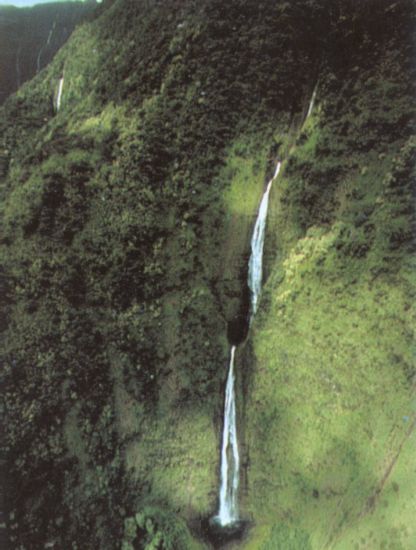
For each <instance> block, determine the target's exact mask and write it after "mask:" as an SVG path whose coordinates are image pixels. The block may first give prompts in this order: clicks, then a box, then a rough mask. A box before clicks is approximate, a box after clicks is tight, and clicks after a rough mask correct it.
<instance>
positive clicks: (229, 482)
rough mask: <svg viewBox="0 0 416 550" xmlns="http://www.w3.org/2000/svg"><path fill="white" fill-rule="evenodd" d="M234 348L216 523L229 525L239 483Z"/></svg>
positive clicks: (233, 516)
mask: <svg viewBox="0 0 416 550" xmlns="http://www.w3.org/2000/svg"><path fill="white" fill-rule="evenodd" d="M235 349H236V348H235V346H232V348H231V357H230V367H229V370H228V377H227V385H226V388H225V405H224V429H223V434H222V446H221V487H220V509H219V511H218V521H219V523H220V524H221V525H229V524H230V523H234V522H235V521H237V520H238V502H237V496H238V484H239V481H240V456H239V454H238V441H237V422H236V412H235V411H236V409H235V389H234V380H235V377H234V356H235Z"/></svg>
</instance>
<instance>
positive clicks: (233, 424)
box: [215, 161, 281, 527]
mask: <svg viewBox="0 0 416 550" xmlns="http://www.w3.org/2000/svg"><path fill="white" fill-rule="evenodd" d="M280 167H281V162H280V161H279V162H278V163H277V166H276V170H275V172H274V175H273V177H272V179H271V180H270V181H269V183H268V184H267V187H266V191H265V192H264V195H263V198H262V200H261V203H260V208H259V213H258V215H257V219H256V223H255V225H254V230H253V236H252V238H251V255H250V260H249V267H248V286H249V289H250V294H251V299H250V317H249V323H251V321H252V319H253V317H254V315H255V313H256V311H257V306H258V302H259V298H260V292H261V283H262V279H263V248H264V237H265V234H266V219H267V210H268V206H269V194H270V189H271V187H272V183H273V181H274V180H275V179H276V178H277V176H278V175H279V172H280ZM235 350H236V346H232V348H231V357H230V366H229V370H228V377H227V385H226V388H225V405H224V427H223V433H222V446H221V485H220V503H219V510H218V515H217V516H216V518H215V519H216V520H217V521H218V523H219V524H220V525H221V526H222V527H225V526H228V525H232V524H234V523H236V522H237V521H238V520H239V515H238V485H239V481H240V456H239V452H238V439H237V419H236V404H235V387H234V382H235V375H234V357H235Z"/></svg>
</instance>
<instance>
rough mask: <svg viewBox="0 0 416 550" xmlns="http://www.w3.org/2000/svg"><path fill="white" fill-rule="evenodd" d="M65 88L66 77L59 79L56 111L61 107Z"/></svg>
mask: <svg viewBox="0 0 416 550" xmlns="http://www.w3.org/2000/svg"><path fill="white" fill-rule="evenodd" d="M63 87H64V77H62V78H60V79H59V87H58V96H57V98H56V110H57V111H59V109H60V107H61V100H62V90H63Z"/></svg>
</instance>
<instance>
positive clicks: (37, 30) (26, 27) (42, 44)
mask: <svg viewBox="0 0 416 550" xmlns="http://www.w3.org/2000/svg"><path fill="white" fill-rule="evenodd" d="M95 6H96V4H95V2H86V3H81V2H63V3H52V4H47V5H39V6H34V7H33V8H23V9H22V8H15V7H11V6H0V105H1V104H3V103H4V101H5V99H6V98H7V97H8V96H9V95H10V94H12V93H13V92H15V91H16V90H17V89H18V88H19V87H20V86H21V85H22V84H23V83H24V82H26V81H27V80H30V79H31V78H33V77H34V76H35V75H36V74H37V73H38V72H39V71H41V70H42V69H43V68H44V67H46V65H47V64H48V63H49V62H50V61H51V60H52V59H53V57H54V55H55V54H56V52H57V51H58V50H59V48H60V47H61V46H62V45H63V44H65V42H66V41H67V40H68V38H69V36H70V35H71V33H72V31H73V30H74V28H75V27H76V25H78V23H80V22H81V21H82V20H83V19H84V18H85V17H86V16H87V15H88V14H89V13H92V11H93V10H94V9H95Z"/></svg>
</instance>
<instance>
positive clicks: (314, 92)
mask: <svg viewBox="0 0 416 550" xmlns="http://www.w3.org/2000/svg"><path fill="white" fill-rule="evenodd" d="M317 89H318V85H316V86H315V88H314V89H313V92H312V97H311V100H310V102H309V107H308V112H307V113H306V117H305V121H306V120H308V118H309V117H310V116H311V114H312V111H313V108H314V106H315V99H316V91H317Z"/></svg>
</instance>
